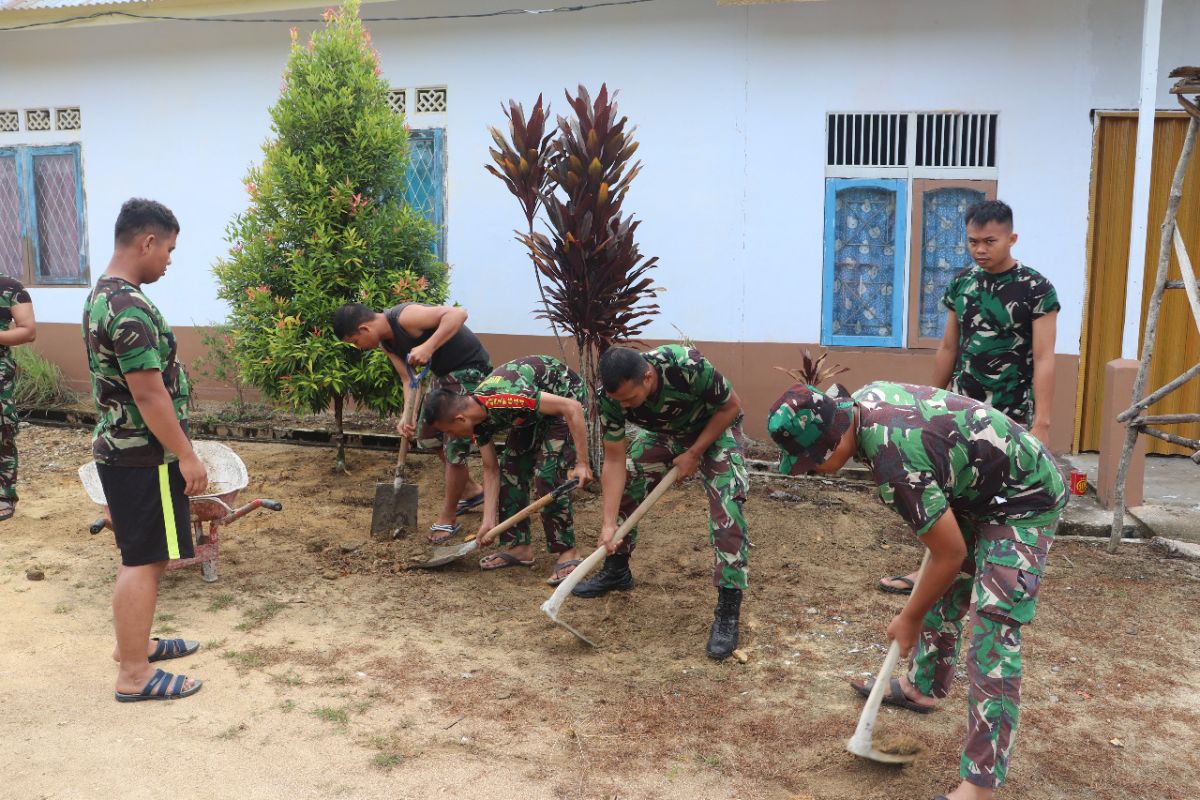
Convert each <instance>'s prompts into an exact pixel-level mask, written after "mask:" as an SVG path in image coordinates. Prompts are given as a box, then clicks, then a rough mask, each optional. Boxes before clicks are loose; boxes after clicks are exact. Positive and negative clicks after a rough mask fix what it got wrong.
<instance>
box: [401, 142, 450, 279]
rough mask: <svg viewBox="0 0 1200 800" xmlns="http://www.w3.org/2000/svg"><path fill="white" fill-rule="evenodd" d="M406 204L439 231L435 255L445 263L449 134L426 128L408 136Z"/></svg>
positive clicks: (434, 250)
mask: <svg viewBox="0 0 1200 800" xmlns="http://www.w3.org/2000/svg"><path fill="white" fill-rule="evenodd" d="M404 192H405V197H404V199H405V201H406V202H407V203H408V204H409V205H410V206H412V207H413V208H415V209H417V210H418V211H420V212H421V213H422V214H424V215H425V218H426V219H427V220H429V221H430V222H432V223H433V226H434V228H435V229H436V230H437V239H436V240H435V241H434V247H433V252H434V253H435V254H436V255H437V257H438V260H439V261H445V260H446V131H445V130H443V129H441V128H423V129H415V130H411V131H409V133H408V174H407V176H406V177H405V187H404Z"/></svg>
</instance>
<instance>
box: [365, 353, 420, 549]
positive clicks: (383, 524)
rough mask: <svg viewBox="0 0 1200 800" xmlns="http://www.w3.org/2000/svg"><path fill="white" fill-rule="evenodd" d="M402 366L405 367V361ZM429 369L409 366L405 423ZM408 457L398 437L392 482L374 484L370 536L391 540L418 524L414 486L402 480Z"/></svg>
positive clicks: (412, 414)
mask: <svg viewBox="0 0 1200 800" xmlns="http://www.w3.org/2000/svg"><path fill="white" fill-rule="evenodd" d="M405 366H408V365H407V364H405ZM428 371H429V367H426V368H425V369H424V370H422V371H421V374H420V375H415V374H413V371H412V368H411V367H409V368H408V378H409V387H410V388H411V389H412V393H411V394H410V395H409V397H410V399H411V400H412V402H411V403H406V404H405V407H404V423H405V424H406V425H411V424H413V423H414V422H415V421H416V418H417V407H418V406H419V405H420V404H421V392H420V385H421V378H423V377H425V373H426V372H428ZM407 459H408V437H407V436H403V437H401V438H400V455H399V457H398V458H397V459H396V477H395V480H393V481H392V482H391V483H377V484H375V505H374V507H373V508H372V509H371V538H373V539H394V538H396V537H397V536H398V535H399V534H400V531H402V530H404V529H406V528H414V527H416V525H417V499H418V495H417V485H416V484H415V483H408V484H406V483H405V482H404V462H405V461H406V460H407Z"/></svg>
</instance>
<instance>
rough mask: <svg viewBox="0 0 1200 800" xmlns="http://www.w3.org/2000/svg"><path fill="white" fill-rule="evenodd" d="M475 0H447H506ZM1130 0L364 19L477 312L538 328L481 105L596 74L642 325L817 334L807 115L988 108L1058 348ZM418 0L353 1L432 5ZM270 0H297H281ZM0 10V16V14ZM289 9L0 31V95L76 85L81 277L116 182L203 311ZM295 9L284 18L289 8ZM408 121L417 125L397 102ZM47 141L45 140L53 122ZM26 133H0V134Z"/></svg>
mask: <svg viewBox="0 0 1200 800" xmlns="http://www.w3.org/2000/svg"><path fill="white" fill-rule="evenodd" d="M512 5H513V3H512V2H511V0H473V2H470V3H459V4H455V7H456V9H467V8H468V7H469V9H470V10H479V9H489V8H490V9H501V8H508V7H511V6H512ZM1139 5H1140V4H1139V3H1134V2H1130V0H1058V1H1057V2H1055V3H1045V2H1042V1H1041V0H1010V2H1004V3H995V2H984V0H977V1H976V2H961V3H947V2H943V1H942V0H912V1H911V2H905V3H891V2H885V0H839V1H838V2H828V3H805V4H787V5H778V6H756V7H749V8H744V7H717V6H716V5H715V4H714V3H711V2H707V0H706V1H705V2H698V0H659V2H656V3H653V4H647V5H641V6H634V7H629V8H623V9H602V10H596V11H591V12H586V13H580V14H561V15H549V14H547V15H540V16H530V15H522V16H516V17H500V18H490V19H486V20H476V21H468V20H457V21H444V22H420V23H399V22H379V23H376V24H373V25H371V26H370V27H371V30H372V34H373V38H374V41H375V44H376V45H377V46H378V48H379V50H380V52H381V55H382V58H383V66H384V69H385V71H386V74H387V76H388V78H389V80H390V81H391V82H392V84H393V85H396V86H419V85H441V84H445V85H447V86H448V87H449V104H450V112H449V114H448V115H446V118H445V119H446V124H447V131H448V132H447V144H448V157H449V209H448V221H449V241H448V254H449V258H450V260H451V262H452V264H453V266H454V284H453V287H452V299H454V300H456V301H458V302H461V303H463V304H464V305H465V306H467V307H468V308H469V309H470V311H471V324H472V326H473V327H474V328H475V329H477V330H480V331H489V332H504V333H521V334H537V333H544V332H546V330H547V329H546V327H545V325H544V323H542V322H540V321H538V320H535V319H533V317H532V313H531V312H532V309H533V307H534V305H535V302H536V288H535V285H534V282H533V277H532V274H531V267H530V266H529V263H528V260H527V258H526V256H525V255H524V253H523V251H522V249H521V248H520V246H519V245H517V243H515V242H514V241H512V237H511V231H512V229H513V228H514V227H517V226H519V225H520V224H522V222H523V220H522V218H521V215H520V212H519V210H518V207H517V205H516V203H515V200H514V199H513V198H512V197H511V196H510V195H509V194H508V193H507V192H506V190H505V189H504V187H503V185H502V184H501V183H500V182H499V181H498V180H496V179H495V178H493V177H491V176H490V175H489V174H487V173H486V172H485V171H484V170H483V166H482V165H483V164H484V163H485V162H486V161H487V146H488V143H489V141H490V139H489V136H488V134H487V131H486V125H488V124H494V125H500V124H501V123H502V122H503V121H504V120H503V116H502V114H501V111H500V104H501V103H502V102H504V101H506V100H507V99H508V98H509V97H513V98H516V99H518V100H521V101H523V102H525V103H526V104H527V105H528V103H530V102H532V100H533V99H534V98H535V97H536V96H537V94H538V93H539V92H544V93H545V94H546V95H547V97H549V98H550V100H551V102H552V104H553V106H554V108H555V110H556V111H557V112H560V113H562V112H564V111H565V110H566V103H565V100H564V99H563V95H562V90H563V89H564V88H565V87H572V88H573V87H574V86H575V85H577V84H578V83H580V82H582V83H585V84H587V85H588V86H589V87H598V86H599V84H600V82H601V81H607V82H608V83H609V86H610V87H618V88H619V89H620V95H619V98H620V103H621V110H622V112H623V113H625V114H627V115H629V117H630V118H631V120H632V121H633V122H635V123H636V124H637V126H638V134H637V135H638V138H639V139H640V140H641V142H642V148H641V150H640V152H639V156H640V157H641V158H642V159H643V160H644V162H645V169H644V171H643V172H642V175H641V176H640V177H639V178H638V180H637V182H636V183H635V186H634V188H633V190H632V191H631V193H630V194H629V196H628V200H627V208H628V209H629V210H630V211H632V212H634V213H635V215H636V216H637V217H638V218H639V219H641V220H642V221H643V222H642V227H641V228H640V237H639V241H640V244H641V247H642V250H643V252H644V253H646V254H650V255H657V256H659V257H660V258H661V267H660V268H659V269H658V270H657V272H656V273H655V277H656V279H657V280H658V282H659V283H661V284H662V285H663V286H665V287H667V289H668V291H667V292H666V293H664V294H663V295H661V296H660V298H659V302H660V305H661V306H662V313H661V315H660V316H659V317H658V318H657V319H656V320H655V322H654V323H653V324H652V325H651V326H650V328H649V329H648V330H647V336H649V337H661V338H673V337H675V336H676V333H675V330H674V328H673V327H672V326H673V325H674V326H678V327H679V328H680V329H681V330H683V331H684V332H685V333H687V334H688V335H689V336H691V337H693V338H696V339H706V340H722V341H737V340H744V341H816V340H817V339H818V338H819V332H820V265H821V255H822V241H821V237H822V223H823V197H824V115H825V112H826V111H830V110H839V111H848V110H863V111H871V110H931V109H947V108H954V109H962V110H998V111H999V112H1000V141H999V146H998V154H999V176H1000V177H999V184H1000V196H1001V198H1003V199H1005V200H1007V201H1008V202H1009V203H1011V204H1012V205H1013V207H1014V209H1015V211H1016V215H1017V230H1018V232H1019V233H1020V234H1021V242H1020V244H1019V246H1018V250H1017V254H1018V256H1019V257H1021V258H1022V259H1023V260H1025V261H1026V262H1027V263H1029V264H1031V265H1033V266H1034V267H1036V268H1038V269H1039V270H1041V271H1042V272H1043V273H1045V274H1046V275H1047V276H1048V277H1050V279H1051V280H1052V281H1053V282H1054V283H1055V285H1056V286H1057V287H1058V290H1059V296H1060V299H1061V301H1062V304H1063V312H1062V314H1061V317H1060V319H1061V321H1060V327H1059V331H1060V334H1059V351H1060V352H1063V353H1075V352H1078V331H1079V328H1080V321H1081V307H1082V301H1083V291H1084V277H1083V276H1084V269H1085V264H1084V256H1085V254H1084V240H1085V233H1086V224H1087V196H1088V182H1089V172H1090V161H1091V134H1092V123H1091V119H1090V113H1089V112H1090V111H1091V110H1092V109H1093V108H1116V107H1121V108H1131V107H1134V106H1135V105H1136V102H1137V97H1136V87H1137V66H1138V46H1139V37H1140V27H1141V16H1140V10H1139V8H1138V6H1139ZM446 7H447V6H446V4H444V3H441V2H435V0H419V1H417V2H411V1H406V2H392V3H376V4H370V5H368V6H366V7H365V10H364V16H366V17H380V16H400V15H409V14H420V13H434V12H439V13H440V12H444V11H445V9H446ZM288 16H297V17H300V16H316V11H312V10H309V11H298V12H295V13H292V14H289V15H288ZM3 22H4V20H3V15H0V25H2V24H3ZM288 27H289V26H288V25H287V24H263V25H205V24H198V23H157V24H138V25H120V26H110V27H98V28H86V29H76V30H35V31H29V32H24V33H0V108H26V107H33V106H46V105H49V106H55V105H79V106H80V107H81V109H82V114H83V130H82V132H81V137H80V138H81V140H82V142H83V157H84V170H85V190H86V194H87V203H88V207H87V221H88V233H89V247H90V254H91V262H92V276H93V278H94V277H95V276H97V275H99V274H100V272H102V271H103V268H104V265H105V264H106V263H107V259H108V256H109V254H110V252H111V226H112V223H113V221H114V219H115V215H116V212H117V209H118V208H119V207H120V204H121V202H122V201H124V200H125V199H126V198H128V197H130V196H133V195H142V196H148V197H154V198H156V199H159V200H161V201H163V202H165V203H167V204H168V205H169V206H171V207H172V208H173V209H174V210H175V212H176V214H177V215H178V216H179V219H180V222H181V224H182V226H183V233H182V235H181V237H180V240H179V249H178V250H177V256H176V259H175V264H174V265H173V267H172V269H171V271H170V272H169V273H168V275H167V277H166V278H165V279H164V281H163V282H162V284H161V285H160V286H157V287H154V288H153V289H152V295H153V297H154V298H155V300H156V301H157V302H158V303H159V304H160V306H161V307H162V308H163V311H164V312H165V313H166V315H167V317H168V318H169V319H170V320H171V321H172V322H173V323H174V324H177V325H186V324H189V323H190V322H195V323H197V324H203V323H207V322H211V321H214V320H217V319H220V318H221V317H222V316H223V313H224V310H223V307H222V305H221V304H220V303H219V302H218V301H217V300H216V298H215V291H214V286H213V280H212V276H211V273H210V268H211V265H212V263H213V262H214V261H215V259H216V258H217V257H218V256H219V255H220V254H221V253H222V252H223V251H224V245H223V241H222V237H223V232H224V228H225V225H226V224H227V223H228V222H229V220H230V219H231V218H232V216H233V215H234V214H235V213H237V212H238V211H240V210H242V209H244V207H245V203H246V196H245V194H244V190H243V188H242V183H241V181H242V178H243V176H244V175H245V171H246V168H247V166H248V165H249V164H251V163H253V162H256V161H258V160H259V159H260V157H261V154H260V150H259V147H260V145H261V143H262V142H263V140H264V139H265V138H267V136H268V135H269V119H268V115H267V108H268V106H269V105H270V104H271V103H272V102H274V100H275V97H276V95H277V92H278V86H279V76H280V73H281V70H282V69H283V66H284V64H285V62H286V58H287V51H288V33H287V28H288ZM309 27H311V26H303V25H302V26H301V29H302V31H303V30H306V29H308V28H309ZM1189 30H1190V31H1193V32H1194V31H1195V30H1200V3H1197V2H1196V0H1168V2H1167V8H1166V20H1165V23H1164V42H1163V59H1162V61H1163V67H1164V81H1163V87H1164V92H1163V96H1162V98H1161V106H1163V107H1173V106H1174V100H1173V98H1171V97H1169V96H1168V95H1167V94H1166V92H1165V89H1166V87H1167V86H1168V82H1167V81H1166V80H1165V72H1166V70H1168V69H1169V68H1170V67H1172V66H1175V65H1178V64H1183V63H1194V62H1195V60H1196V54H1195V51H1194V47H1193V46H1192V44H1191V42H1190V41H1189V39H1188V36H1187V31H1189ZM413 124H414V125H416V124H419V123H418V122H417V121H416V120H414V121H413ZM47 138H49V139H50V140H55V141H57V140H60V139H61V137H58V136H57V135H51V136H48V137H47ZM17 140H20V141H22V142H29V143H33V142H32V140H31V139H30V138H29V137H28V136H27V135H24V134H22V135H19V136H16V137H14V135H13V134H0V144H5V143H15V142H16V141H17ZM85 291H86V290H84V289H64V288H55V289H38V290H35V291H34V302H35V306H36V308H37V313H38V317H39V319H41V320H44V321H48V322H75V321H76V320H77V319H78V317H79V312H80V308H81V306H82V303H83V298H84V295H85Z"/></svg>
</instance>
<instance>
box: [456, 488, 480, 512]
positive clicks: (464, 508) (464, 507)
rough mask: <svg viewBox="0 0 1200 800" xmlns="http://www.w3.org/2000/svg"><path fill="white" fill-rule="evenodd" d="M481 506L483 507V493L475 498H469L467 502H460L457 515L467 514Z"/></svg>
mask: <svg viewBox="0 0 1200 800" xmlns="http://www.w3.org/2000/svg"><path fill="white" fill-rule="evenodd" d="M481 505H483V492H480V493H479V494H477V495H475V496H474V497H468V498H466V499H465V500H459V501H458V509H457V513H459V514H465V513H467V512H468V511H470V510H471V509H472V508H475V507H476V506H481Z"/></svg>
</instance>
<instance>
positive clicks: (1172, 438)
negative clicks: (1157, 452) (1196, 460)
mask: <svg viewBox="0 0 1200 800" xmlns="http://www.w3.org/2000/svg"><path fill="white" fill-rule="evenodd" d="M1141 432H1142V433H1144V434H1146V435H1147V436H1153V437H1154V438H1155V439H1162V440H1163V441H1164V442H1170V443H1171V444H1177V445H1179V446H1180V447H1190V448H1192V449H1193V450H1200V440H1196V439H1185V438H1184V437H1182V436H1176V435H1175V434H1173V433H1167V432H1166V431H1164V430H1159V429H1158V428H1151V427H1149V426H1146V427H1143V428H1141Z"/></svg>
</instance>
